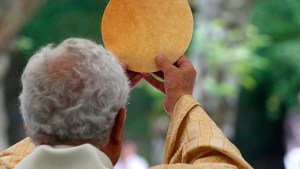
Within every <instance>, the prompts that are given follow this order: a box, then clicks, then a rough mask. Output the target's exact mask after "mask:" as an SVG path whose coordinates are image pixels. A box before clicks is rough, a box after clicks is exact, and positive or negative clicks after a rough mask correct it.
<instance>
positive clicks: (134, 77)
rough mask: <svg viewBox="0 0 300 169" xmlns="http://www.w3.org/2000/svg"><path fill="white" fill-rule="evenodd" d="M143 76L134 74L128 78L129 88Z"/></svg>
mask: <svg viewBox="0 0 300 169" xmlns="http://www.w3.org/2000/svg"><path fill="white" fill-rule="evenodd" d="M142 78H143V76H142V75H141V74H136V75H135V76H133V77H131V79H130V88H131V89H133V88H134V87H135V86H136V85H137V84H138V83H139V82H140V81H141V79H142Z"/></svg>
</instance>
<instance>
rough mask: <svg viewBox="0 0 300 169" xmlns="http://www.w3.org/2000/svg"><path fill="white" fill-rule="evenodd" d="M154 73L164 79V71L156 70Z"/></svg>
mask: <svg viewBox="0 0 300 169" xmlns="http://www.w3.org/2000/svg"><path fill="white" fill-rule="evenodd" d="M153 74H154V75H155V76H157V77H159V78H161V79H164V73H163V72H162V71H159V72H154V73H153Z"/></svg>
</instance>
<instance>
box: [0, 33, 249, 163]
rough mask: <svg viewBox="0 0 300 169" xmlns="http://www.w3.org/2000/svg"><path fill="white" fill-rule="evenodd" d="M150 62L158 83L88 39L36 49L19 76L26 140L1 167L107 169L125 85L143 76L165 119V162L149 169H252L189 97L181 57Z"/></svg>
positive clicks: (190, 73) (191, 77)
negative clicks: (159, 97) (158, 94)
mask: <svg viewBox="0 0 300 169" xmlns="http://www.w3.org/2000/svg"><path fill="white" fill-rule="evenodd" d="M156 62H157V65H158V67H159V68H160V69H161V72H158V73H156V75H157V76H159V77H161V78H163V79H164V83H162V82H160V81H158V80H156V79H155V78H153V77H152V76H151V75H149V74H146V73H144V74H139V73H134V72H130V71H126V65H124V64H123V63H122V64H119V62H118V61H117V59H116V58H115V57H114V55H113V54H112V53H110V52H108V51H107V50H105V49H104V48H103V47H102V46H100V45H96V44H95V43H93V42H91V41H88V40H83V39H73V38H72V39H68V40H65V41H64V42H62V43H61V44H60V45H58V46H57V47H53V46H51V45H50V46H47V47H44V48H42V49H41V50H40V51H39V52H37V53H36V54H35V55H34V56H33V57H32V58H31V59H30V61H29V62H28V64H27V66H26V68H25V70H24V73H23V76H22V86H23V91H22V93H21V95H20V102H21V113H22V116H23V119H24V124H25V127H26V130H27V133H28V136H29V137H30V138H26V139H24V140H22V141H21V142H19V143H17V144H16V145H14V146H12V147H10V148H9V149H7V150H6V151H4V152H2V153H0V166H1V167H3V168H16V169H50V168H51V169H53V168H63V169H69V168H70V169H71V168H72V169H74V168H76V169H94V168H95V169H96V168H97V169H99V168H104V169H106V168H107V169H112V168H113V165H114V164H115V163H116V161H117V160H118V158H119V155H120V150H121V145H122V134H123V127H124V121H125V116H126V110H125V105H126V100H127V97H128V93H129V91H130V87H131V88H133V87H134V86H135V85H136V84H137V83H138V82H139V81H140V80H141V79H142V78H144V79H145V80H146V81H148V82H149V83H150V84H151V85H153V86H154V87H156V88H157V89H159V90H160V91H162V92H163V93H165V101H164V108H165V110H166V111H167V112H168V113H169V115H170V119H171V120H170V125H169V130H168V135H167V142H166V145H165V154H164V159H163V164H162V165H159V166H155V167H153V169H170V168H193V169H194V168H199V169H200V168H201V169H203V168H242V169H244V168H245V169H246V168H251V166H250V165H249V164H248V163H247V162H246V161H245V160H244V159H243V157H242V156H241V154H240V153H239V151H238V149H237V148H236V147H235V146H234V145H233V144H232V143H230V142H229V141H228V140H227V138H226V137H225V136H224V135H223V133H222V131H221V130H220V129H219V128H218V127H217V126H216V125H215V123H214V122H213V121H212V120H211V119H210V118H209V117H208V115H207V114H206V113H205V111H204V110H203V109H202V107H201V105H200V104H199V103H198V102H197V101H195V100H194V99H193V97H192V92H193V87H194V81H195V76H196V72H195V70H194V68H193V66H192V65H191V63H190V62H189V61H188V60H187V59H186V58H185V57H181V58H180V59H179V60H178V61H177V62H176V64H175V65H176V66H174V65H172V64H171V63H170V62H169V61H168V60H167V59H166V58H165V57H163V56H158V57H157V58H156ZM121 65H122V66H121ZM122 67H123V69H124V70H125V71H124V70H123V69H122ZM141 111H142V110H141ZM33 143H34V144H33Z"/></svg>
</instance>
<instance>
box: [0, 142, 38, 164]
mask: <svg viewBox="0 0 300 169" xmlns="http://www.w3.org/2000/svg"><path fill="white" fill-rule="evenodd" d="M34 147H35V146H34V143H33V142H32V140H31V139H30V138H29V137H27V138H25V139H23V140H21V141H20V142H18V143H16V144H15V145H13V146H11V147H9V148H8V149H6V150H4V151H2V152H0V168H4V169H5V168H14V166H16V165H17V164H18V163H19V162H20V161H21V160H22V159H23V158H25V157H26V156H27V155H28V154H29V153H30V152H32V151H33V149H34Z"/></svg>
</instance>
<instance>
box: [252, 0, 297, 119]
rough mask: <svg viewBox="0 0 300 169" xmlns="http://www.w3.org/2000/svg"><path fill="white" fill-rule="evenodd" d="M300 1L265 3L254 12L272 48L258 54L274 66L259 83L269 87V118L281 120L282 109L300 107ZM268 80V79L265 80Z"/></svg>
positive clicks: (262, 74)
mask: <svg viewBox="0 0 300 169" xmlns="http://www.w3.org/2000/svg"><path fill="white" fill-rule="evenodd" d="M299 7H300V1H296V0H287V1H285V0H276V1H273V0H264V1H260V2H258V3H257V5H256V7H255V8H254V10H253V16H252V20H253V23H254V24H255V25H256V26H257V27H258V28H259V29H260V31H261V32H262V33H263V34H265V35H267V36H268V37H269V42H270V44H269V45H268V46H266V47H265V48H262V49H261V50H260V51H259V53H258V54H260V55H263V56H265V58H266V59H268V60H269V62H270V63H271V65H270V66H269V67H268V69H267V70H265V71H263V72H257V79H260V80H261V83H266V84H268V85H269V90H268V91H267V92H268V99H267V101H266V108H267V111H268V113H267V115H268V117H269V118H271V119H278V118H276V117H279V113H280V107H281V106H285V107H287V109H290V108H292V107H294V106H296V104H297V101H296V94H297V91H298V90H299V89H300V55H299V53H300V36H299V35H300V31H299V30H300V11H299ZM264 77H266V78H264Z"/></svg>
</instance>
